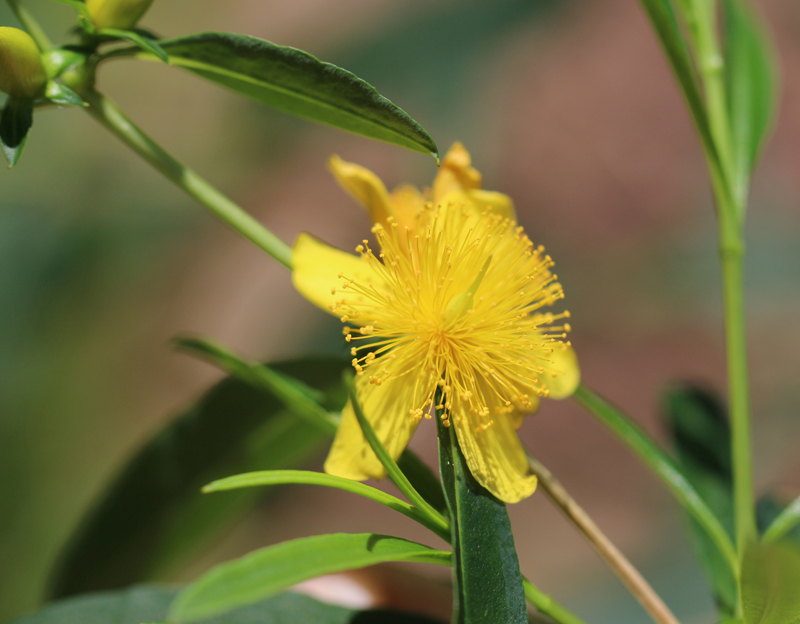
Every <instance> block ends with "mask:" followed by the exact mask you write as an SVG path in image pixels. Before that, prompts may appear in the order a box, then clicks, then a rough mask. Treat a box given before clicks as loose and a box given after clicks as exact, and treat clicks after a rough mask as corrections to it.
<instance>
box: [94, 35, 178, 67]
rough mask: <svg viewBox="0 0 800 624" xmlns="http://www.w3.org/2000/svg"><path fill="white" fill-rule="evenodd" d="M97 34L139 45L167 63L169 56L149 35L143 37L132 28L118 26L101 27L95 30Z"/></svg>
mask: <svg viewBox="0 0 800 624" xmlns="http://www.w3.org/2000/svg"><path fill="white" fill-rule="evenodd" d="M97 34H98V35H100V36H105V37H113V38H114V39H124V40H126V41H130V42H131V43H133V44H135V45H137V46H139V48H140V49H142V50H144V51H145V52H149V53H150V54H152V55H153V56H155V57H156V58H157V59H158V60H160V61H163V62H165V63H166V64H167V65H169V56H167V53H166V52H164V50H163V49H162V47H161V46H160V45H158V42H157V41H155V40H154V39H151V38H150V37H143V36H142V35H140V34H139V33H137V32H135V31H133V30H120V29H119V28H103V29H101V30H98V31H97Z"/></svg>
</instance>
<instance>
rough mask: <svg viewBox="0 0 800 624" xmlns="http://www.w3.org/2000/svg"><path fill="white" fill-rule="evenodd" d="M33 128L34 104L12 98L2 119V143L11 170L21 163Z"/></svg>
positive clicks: (0, 130) (0, 123) (0, 122)
mask: <svg viewBox="0 0 800 624" xmlns="http://www.w3.org/2000/svg"><path fill="white" fill-rule="evenodd" d="M31 126H33V104H31V102H29V101H28V100H21V99H18V98H14V97H10V98H8V101H7V102H6V105H5V108H4V109H3V116H2V117H0V142H2V144H3V154H4V155H5V157H6V160H8V168H9V169H11V167H13V166H14V165H16V164H17V162H19V157H20V156H21V155H22V150H23V149H24V148H25V143H26V141H27V140H28V133H29V132H30V130H31Z"/></svg>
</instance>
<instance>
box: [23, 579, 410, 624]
mask: <svg viewBox="0 0 800 624" xmlns="http://www.w3.org/2000/svg"><path fill="white" fill-rule="evenodd" d="M177 594H178V590H177V589H173V588H165V587H146V586H145V587H134V588H132V589H126V590H124V591H120V592H104V593H101V594H89V595H86V596H78V597H75V598H70V599H67V600H62V601H59V602H56V603H54V604H51V605H48V606H47V607H45V608H44V609H42V610H41V611H38V612H37V613H34V614H31V615H27V616H25V617H22V618H19V619H17V620H15V621H14V624H112V623H113V624H142V622H153V623H155V622H162V621H164V620H166V617H167V611H168V610H169V605H170V603H171V602H172V601H173V600H174V598H175V596H176V595H177ZM355 621H356V612H355V611H353V610H352V609H347V608H344V607H339V606H335V605H328V604H324V603H322V602H318V601H316V600H314V599H313V598H309V597H308V596H303V595H301V594H294V593H291V592H287V593H284V594H280V595H278V596H274V597H273V598H270V599H269V600H266V601H264V602H260V603H258V604H254V605H252V606H249V607H245V608H243V609H240V610H237V611H234V612H233V613H230V614H228V615H224V616H221V617H216V618H212V619H210V620H207V623H206V624H243V623H245V622H246V623H247V624H297V623H298V622H309V623H313V624H350V623H352V622H355ZM365 621H366V620H365ZM410 622H413V620H410V621H409V624H410Z"/></svg>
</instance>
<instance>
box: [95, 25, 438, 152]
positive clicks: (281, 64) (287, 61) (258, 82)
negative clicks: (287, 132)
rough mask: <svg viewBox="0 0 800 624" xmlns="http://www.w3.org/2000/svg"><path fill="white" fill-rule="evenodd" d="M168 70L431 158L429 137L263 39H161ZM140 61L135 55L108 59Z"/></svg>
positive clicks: (357, 82)
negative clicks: (191, 74) (181, 71)
mask: <svg viewBox="0 0 800 624" xmlns="http://www.w3.org/2000/svg"><path fill="white" fill-rule="evenodd" d="M160 45H161V47H162V48H163V49H164V51H165V52H166V53H167V54H168V55H169V58H170V63H171V64H172V65H177V66H179V67H183V68H185V69H187V70H189V71H191V72H194V73H196V74H198V75H199V76H202V77H203V78H206V79H208V80H211V81H213V82H216V83H218V84H220V85H223V86H225V87H228V88H229V89H232V90H233V91H236V92H237V93H241V94H242V95H245V96H247V97H250V98H253V99H254V100H257V101H259V102H262V103H263V104H267V105H269V106H272V107H274V108H277V109H278V110H281V111H283V112H285V113H289V114H291V115H296V116H299V117H304V118H306V119H310V120H312V121H317V122H320V123H324V124H328V125H331V126H334V127H336V128H341V129H342V130H348V131H350V132H354V133H356V134H361V135H363V136H366V137H370V138H372V139H378V140H381V141H386V142H388V143H393V144H395V145H399V146H401V147H405V148H407V149H410V150H414V151H417V152H422V153H423V154H432V155H433V156H434V157H435V158H436V159H437V161H438V149H437V147H436V143H434V141H433V139H432V138H431V137H430V135H429V134H428V133H427V132H426V131H425V130H424V129H423V128H422V127H421V126H420V125H419V124H418V123H417V122H416V121H414V120H413V119H411V117H409V116H408V115H407V114H406V113H405V112H404V111H403V110H401V109H400V108H398V107H397V106H395V105H394V104H392V102H390V101H389V100H387V99H386V98H385V97H383V96H382V95H380V94H379V93H378V92H377V91H376V90H375V89H374V88H373V87H372V86H371V85H369V84H368V83H366V82H364V81H363V80H361V79H360V78H358V77H357V76H355V75H353V74H352V73H350V72H348V71H346V70H344V69H342V68H340V67H337V66H335V65H331V64H330V63H324V62H322V61H320V60H318V59H317V58H315V57H313V56H311V55H310V54H308V53H307V52H303V51H302V50H297V49H295V48H290V47H284V46H278V45H275V44H273V43H270V42H268V41H263V40H262V39H256V38H255V37H248V36H246V35H236V34H232V33H217V32H208V33H200V34H197V35H191V36H188V37H179V38H176V39H166V40H162V41H160ZM130 54H136V55H141V54H140V53H139V52H138V51H136V50H123V51H115V52H112V53H111V54H109V56H118V55H130Z"/></svg>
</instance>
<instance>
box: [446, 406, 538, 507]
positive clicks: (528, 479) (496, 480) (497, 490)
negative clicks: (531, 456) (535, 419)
mask: <svg viewBox="0 0 800 624" xmlns="http://www.w3.org/2000/svg"><path fill="white" fill-rule="evenodd" d="M484 396H486V397H488V396H491V394H490V393H489V392H487V393H484ZM488 407H489V409H490V410H491V411H492V415H491V419H492V421H493V424H492V425H491V426H490V427H489V428H488V429H485V430H482V431H477V430H476V429H477V428H478V426H479V425H480V424H481V419H480V418H479V417H478V416H477V415H476V414H471V413H470V412H469V410H468V409H465V408H463V407H462V406H460V405H458V406H457V408H459V409H458V410H457V411H456V410H454V411H453V414H452V415H451V417H450V420H451V421H452V422H453V425H451V426H455V428H456V437H457V438H458V443H459V445H460V446H461V451H462V453H464V457H465V459H466V460H467V466H468V467H469V471H470V472H471V473H472V476H473V477H475V480H476V481H478V483H480V484H481V485H482V486H483V487H485V488H486V489H487V490H489V491H490V492H491V493H492V494H494V495H495V496H496V497H497V498H499V499H500V500H501V501H504V502H506V503H517V502H519V501H521V500H522V499H523V498H527V497H528V496H530V495H531V494H533V492H534V490H535V489H536V477H535V476H534V475H531V474H529V470H528V460H527V459H526V457H525V450H524V449H523V448H522V444H521V443H520V441H519V438H518V437H517V433H516V429H515V427H514V426H515V424H517V423H518V422H519V419H518V417H513V416H510V415H509V414H497V413H495V411H494V407H495V406H494V405H489V406H488ZM459 416H460V417H461V420H460V422H459Z"/></svg>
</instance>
